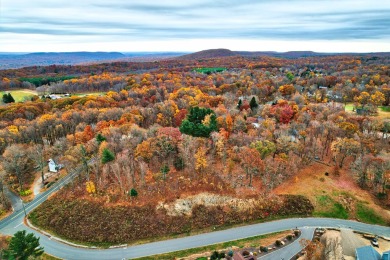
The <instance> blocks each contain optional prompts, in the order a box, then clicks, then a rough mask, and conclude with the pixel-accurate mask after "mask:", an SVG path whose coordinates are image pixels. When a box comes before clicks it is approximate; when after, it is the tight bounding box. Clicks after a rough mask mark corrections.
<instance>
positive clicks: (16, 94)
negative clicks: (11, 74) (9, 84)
mask: <svg viewBox="0 0 390 260" xmlns="http://www.w3.org/2000/svg"><path fill="white" fill-rule="evenodd" d="M5 93H11V95H12V97H13V98H14V99H15V102H23V101H25V100H30V98H31V97H32V96H36V95H37V92H36V91H33V90H30V89H20V90H10V91H0V95H1V97H3V95H4V94H5Z"/></svg>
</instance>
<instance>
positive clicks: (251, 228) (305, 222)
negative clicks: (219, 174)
mask: <svg viewBox="0 0 390 260" xmlns="http://www.w3.org/2000/svg"><path fill="white" fill-rule="evenodd" d="M75 176H77V170H75V171H73V172H71V173H70V174H68V175H67V176H65V177H64V178H63V179H61V180H59V181H58V182H57V183H56V184H54V185H53V186H52V187H51V189H50V190H48V191H46V192H44V193H41V194H39V195H38V196H37V197H36V198H35V199H34V200H33V201H32V202H30V203H28V204H25V208H26V211H27V213H29V212H31V211H32V210H33V209H34V208H36V207H37V206H38V205H40V204H41V203H42V202H44V201H45V200H46V199H47V198H48V197H49V196H50V195H51V194H53V193H54V192H56V191H57V190H59V189H60V188H62V187H63V186H64V185H66V184H67V183H69V182H70V181H71V180H72V179H73V178H74V177H75ZM23 219H24V213H23V210H19V211H15V212H14V213H13V214H11V215H10V216H8V217H7V218H5V219H3V220H2V221H0V233H3V234H10V235H12V234H14V233H15V232H16V231H19V230H23V229H26V230H28V232H33V233H35V234H36V235H37V236H38V237H40V243H41V245H42V246H44V248H45V251H46V252H47V253H49V254H51V255H54V256H57V257H60V258H64V259H75V260H84V259H85V260H89V259H94V260H98V259H104V260H111V259H113V260H114V259H123V258H136V257H141V256H148V255H154V254H160V253H166V252H172V251H177V250H182V249H188V248H193V247H199V246H204V245H209V244H215V243H220V242H225V241H230V240H236V239H240V238H246V237H252V236H256V235H260V234H266V233H272V232H277V231H283V230H288V229H293V228H295V227H298V228H300V229H301V230H302V229H305V228H307V227H338V228H351V229H354V230H359V231H363V232H369V233H374V234H377V235H382V236H387V237H390V227H383V226H377V225H369V224H364V223H360V222H355V221H348V220H340V219H326V218H293V219H284V220H278V221H272V222H267V223H260V224H255V225H248V226H243V227H237V228H231V229H227V230H223V231H216V232H211V233H206V234H200V235H195V236H190V237H183V238H178V239H171V240H165V241H159V242H154V243H148V244H143V245H136V246H130V247H127V248H116V249H106V250H102V249H86V248H77V247H72V246H69V245H66V244H63V243H60V242H58V241H55V240H52V239H51V238H50V237H47V236H45V235H42V234H40V233H37V232H36V231H34V230H31V229H30V228H28V227H26V226H25V225H24V223H23Z"/></svg>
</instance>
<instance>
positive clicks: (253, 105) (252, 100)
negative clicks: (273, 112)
mask: <svg viewBox="0 0 390 260" xmlns="http://www.w3.org/2000/svg"><path fill="white" fill-rule="evenodd" d="M249 106H250V107H251V110H253V109H255V108H257V107H258V106H259V105H258V104H257V102H256V98H255V97H252V99H251V102H250V103H249Z"/></svg>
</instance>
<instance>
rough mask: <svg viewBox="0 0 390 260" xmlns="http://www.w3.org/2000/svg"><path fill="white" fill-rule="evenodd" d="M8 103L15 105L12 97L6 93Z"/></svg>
mask: <svg viewBox="0 0 390 260" xmlns="http://www.w3.org/2000/svg"><path fill="white" fill-rule="evenodd" d="M8 103H15V99H14V97H13V96H12V95H11V93H8Z"/></svg>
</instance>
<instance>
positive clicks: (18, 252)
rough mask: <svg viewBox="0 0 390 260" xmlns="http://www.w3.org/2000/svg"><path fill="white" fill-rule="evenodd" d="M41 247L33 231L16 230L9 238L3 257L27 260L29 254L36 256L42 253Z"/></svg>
mask: <svg viewBox="0 0 390 260" xmlns="http://www.w3.org/2000/svg"><path fill="white" fill-rule="evenodd" d="M43 252H44V251H43V247H40V246H39V238H37V237H35V236H34V234H33V233H29V234H26V230H22V231H18V232H16V233H15V235H14V236H13V237H12V238H11V241H10V243H9V246H8V249H6V250H4V255H3V257H4V258H5V259H20V260H27V259H29V257H30V256H32V257H38V256H40V255H42V254H43Z"/></svg>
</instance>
